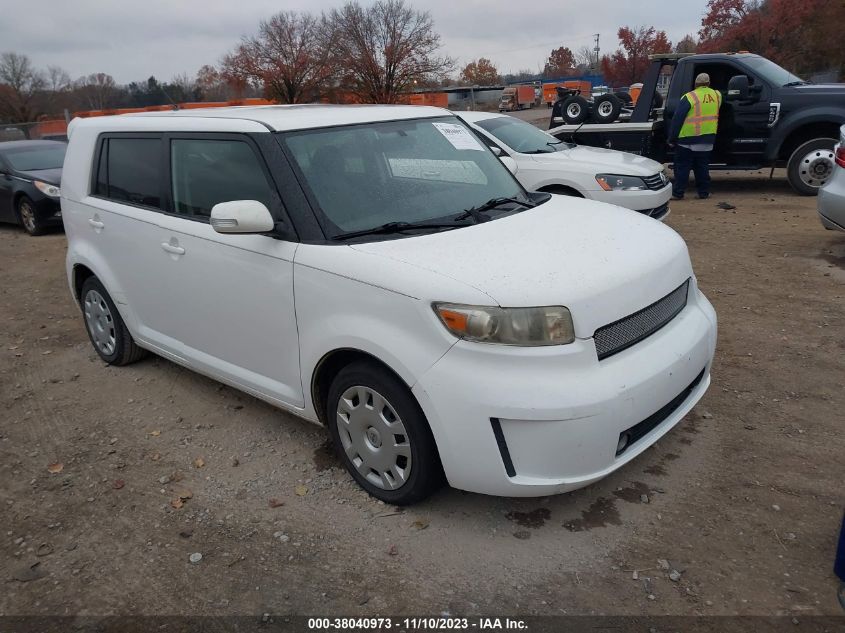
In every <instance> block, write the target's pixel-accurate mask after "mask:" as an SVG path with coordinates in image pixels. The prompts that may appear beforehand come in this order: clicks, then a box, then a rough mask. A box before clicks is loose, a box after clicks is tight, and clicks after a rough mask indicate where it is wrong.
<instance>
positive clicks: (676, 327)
mask: <svg viewBox="0 0 845 633" xmlns="http://www.w3.org/2000/svg"><path fill="white" fill-rule="evenodd" d="M715 345H716V313H715V311H714V310H713V308H712V306H711V305H710V303H709V301H707V299H706V298H705V297H704V295H702V294H701V293H700V292H699V291H698V287H697V285H695V283H692V284H691V287H690V291H689V296H688V302H687V306H686V307H685V308H684V310H683V311H682V312H680V313H679V314H678V315H677V316H676V317H675V318H674V319H672V320H671V321H670V322H669V323H667V324H666V325H665V326H664V327H663V328H661V329H660V330H658V331H657V332H655V333H654V334H652V335H651V336H649V337H647V338H645V339H644V340H642V341H640V342H638V343H636V344H635V345H633V346H631V347H629V348H627V349H625V350H624V351H622V352H619V353H617V354H615V355H613V356H610V357H608V358H605V359H604V360H602V361H599V360H598V358H597V355H596V347H595V343H594V341H593V339H586V340H584V339H579V340H576V341H575V342H574V343H572V344H570V345H565V346H555V347H545V348H517V347H510V348H507V347H504V348H503V347H501V346H488V345H482V344H474V343H468V342H463V341H461V342H458V343H457V344H456V345H455V346H454V347H452V348H451V349H450V350H449V352H447V353H446V354H445V355H444V356H443V357H442V358H441V359H440V360H439V361H438V362H437V363H436V364H435V365H434V366H433V367H432V368H431V369H430V370H429V371H428V372H426V374H424V375H423V376H422V378H421V379H420V381H419V382H418V383H417V384H416V385H415V386H414V389H413V391H414V394H415V395H416V397H417V399H418V401H419V402H420V404H421V406H422V408H423V410H424V412H425V414H426V416H427V418H428V420H429V423H430V424H431V427H432V430H433V432H434V435H435V438H436V440H437V445H438V449H439V451H440V457H441V461H442V463H443V467H444V469H445V472H446V476H447V478H448V480H449V483H450V484H451V485H452V486H453V487H455V488H459V489H463V490H469V491H473V492H480V493H485V494H491V495H501V496H515V497H517V496H518V497H530V496H542V495H548V494H555V493H561V492H566V491H570V490H574V489H576V488H580V487H583V486H586V485H588V484H590V483H592V482H594V481H597V480H599V479H601V478H603V477H605V476H607V475H608V474H610V473H611V472H613V471H614V470H616V469H617V468H620V467H621V466H623V465H624V464H626V463H627V462H629V461H631V460H632V459H633V458H634V457H636V456H637V455H639V454H640V453H642V452H643V451H644V450H645V449H646V448H648V447H649V446H650V445H652V444H653V443H654V442H655V441H657V440H658V439H659V438H660V437H661V436H663V435H664V434H665V433H667V432H668V431H669V430H670V429H671V428H672V427H673V426H675V424H677V423H678V422H679V421H680V420H681V419H682V418H683V417H684V416H685V415H686V414H687V412H688V411H689V410H690V409H692V407H693V406H694V405H695V404H696V402H698V400H699V399H700V398H701V397H702V396H703V394H704V392H705V391H706V390H707V387H708V385H709V384H710V365H711V362H712V359H713V353H714V350H715ZM637 425H640V426H637ZM625 433H628V434H629V437H631V438H636V439H633V441H632V442H631V443H630V444H629V445H628V447H627V448H626V449H624V450H623V451H621V452H617V447H618V445H619V442H620V436H621V434H625Z"/></svg>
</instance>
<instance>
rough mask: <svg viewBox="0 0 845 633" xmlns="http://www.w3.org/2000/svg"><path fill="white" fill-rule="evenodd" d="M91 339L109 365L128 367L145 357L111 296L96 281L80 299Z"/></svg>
mask: <svg viewBox="0 0 845 633" xmlns="http://www.w3.org/2000/svg"><path fill="white" fill-rule="evenodd" d="M79 302H80V304H82V315H83V318H84V320H85V329H86V330H87V331H88V338H90V339H91V344H92V345H93V346H94V350H95V351H96V352H97V354H98V355H99V356H100V358H102V359H103V360H104V361H105V362H107V363H108V364H109V365H128V364H129V363H134V362H135V361H136V360H140V359H141V358H143V357H144V356H145V355H146V350H144V349H142V348H140V347H138V345H136V344H135V340H134V339H133V338H132V335H131V334H130V333H129V330H128V329H127V328H126V324H125V323H124V322H123V319H122V318H121V316H120V313H119V312H118V311H117V307H116V306H115V305H114V302H113V301H112V299H111V297H110V296H109V293H108V292H106V289H105V287H103V284H102V283H100V280H99V279H97V278H96V277H89V278H88V279H86V280H85V283H83V284H82V292H81V293H80V296H79Z"/></svg>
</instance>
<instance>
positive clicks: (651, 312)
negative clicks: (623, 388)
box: [593, 279, 690, 360]
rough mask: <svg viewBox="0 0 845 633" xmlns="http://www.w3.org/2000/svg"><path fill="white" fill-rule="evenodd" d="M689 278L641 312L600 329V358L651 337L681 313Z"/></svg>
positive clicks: (596, 339) (598, 339)
mask: <svg viewBox="0 0 845 633" xmlns="http://www.w3.org/2000/svg"><path fill="white" fill-rule="evenodd" d="M689 281H690V280H689V279H687V280H686V281H685V282H684V283H682V284H681V285H680V286H678V287H677V288H676V289H675V290H673V291H672V292H670V293H669V294H668V295H666V296H665V297H663V298H662V299H660V300H659V301H656V302H654V303H652V304H651V305H650V306H648V307H646V308H643V309H642V310H640V311H639V312H634V314H631V315H629V316H626V317H625V318H623V319H619V320H618V321H616V322H615V323H611V324H609V325H605V326H603V327H600V328H599V329H598V330H596V333H595V334H594V335H593V339H594V340H595V342H596V353H597V354H598V357H599V360H602V359H604V358H607V357H608V356H613V355H614V354H617V353H619V352H621V351H622V350H624V349H626V348H628V347H631V345H634V344H635V343H638V342H639V341H641V340H643V339H644V338H646V337H648V336H651V335H652V334H654V333H655V332H657V330H659V329H660V328H662V327H663V326H664V325H666V324H667V323H669V321H671V320H672V319H674V318H675V317H676V316H678V314H679V313H680V312H681V310H683V309H684V308H685V307H686V305H687V293H688V291H689Z"/></svg>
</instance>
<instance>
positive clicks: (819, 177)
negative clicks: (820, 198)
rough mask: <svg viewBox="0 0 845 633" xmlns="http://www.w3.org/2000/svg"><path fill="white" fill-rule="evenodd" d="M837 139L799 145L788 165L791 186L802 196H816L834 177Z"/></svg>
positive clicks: (787, 171)
mask: <svg viewBox="0 0 845 633" xmlns="http://www.w3.org/2000/svg"><path fill="white" fill-rule="evenodd" d="M834 145H836V139H833V138H814V139H812V140H809V141H807V142H806V143H804V144H802V145H799V146H798V147H797V148H796V149H795V151H794V152H792V155H791V156H790V157H789V162H788V163H787V164H786V177H787V178H788V179H789V184H790V185H792V188H793V189H795V191H797V192H798V193H800V194H801V195H802V196H815V195H817V194H818V193H819V189H821V187H822V186H823V185H824V184H825V183H826V182H827V181H828V180H830V177H831V176H833V171H834V167H835V166H836V163H835V162H834V154H833V146H834Z"/></svg>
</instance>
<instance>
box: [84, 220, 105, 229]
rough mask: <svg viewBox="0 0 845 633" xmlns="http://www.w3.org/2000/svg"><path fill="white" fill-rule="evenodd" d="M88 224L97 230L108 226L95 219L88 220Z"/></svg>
mask: <svg viewBox="0 0 845 633" xmlns="http://www.w3.org/2000/svg"><path fill="white" fill-rule="evenodd" d="M88 224H90V225H91V226H93V227H94V228H95V229H102V228H105V226H106V225H105V224H103V223H102V222H100V221H99V220H95V219H94V218H88Z"/></svg>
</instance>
